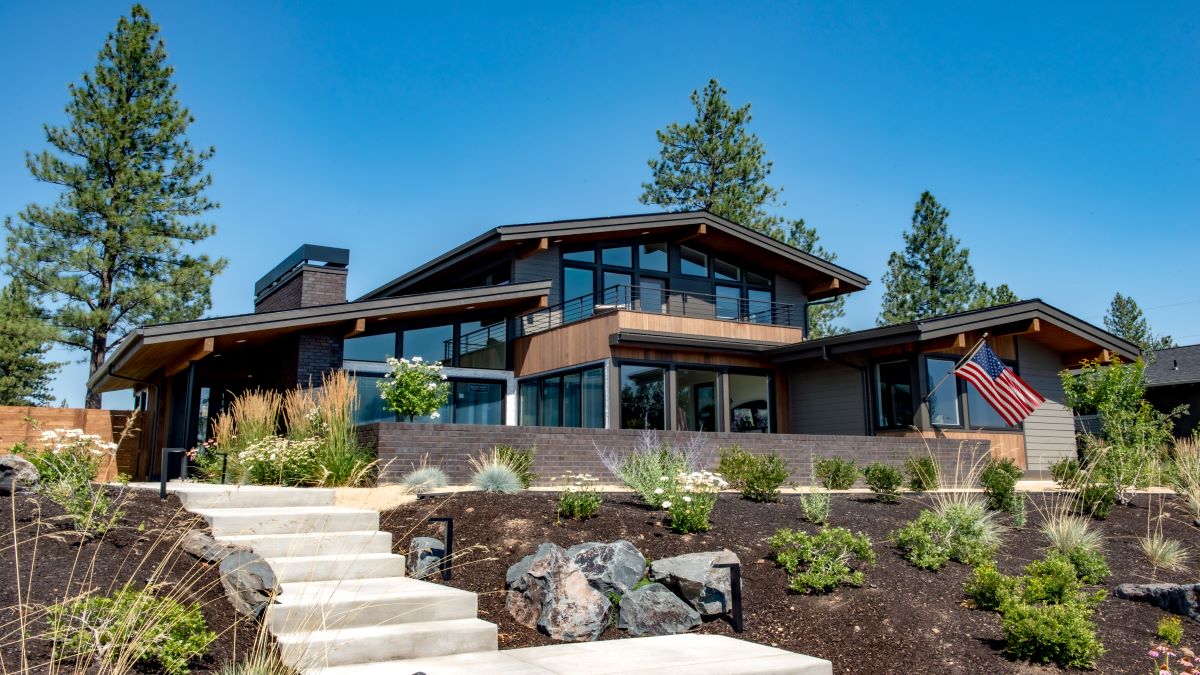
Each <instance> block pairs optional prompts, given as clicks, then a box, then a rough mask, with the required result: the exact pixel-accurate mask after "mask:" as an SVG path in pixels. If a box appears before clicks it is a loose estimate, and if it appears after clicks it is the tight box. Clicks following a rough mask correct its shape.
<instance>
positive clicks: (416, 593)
mask: <svg viewBox="0 0 1200 675" xmlns="http://www.w3.org/2000/svg"><path fill="white" fill-rule="evenodd" d="M169 490H170V491H171V492H173V493H175V494H176V495H178V496H179V499H180V501H181V502H182V503H183V505H184V508H186V509H188V510H189V511H193V512H195V513H196V514H198V515H200V516H201V517H203V518H204V519H205V521H207V522H208V524H209V526H210V527H211V528H212V533H213V536H214V537H215V538H216V539H217V540H218V541H222V542H228V543H234V544H239V545H242V546H246V547H248V548H250V549H251V550H253V551H254V552H256V553H258V554H259V555H260V556H262V557H263V558H265V559H266V560H267V562H268V564H270V565H271V568H272V570H273V571H274V572H275V574H276V576H277V578H278V580H279V594H278V595H277V597H276V602H275V604H274V605H273V606H272V607H271V608H270V609H269V610H268V612H267V615H266V622H267V626H268V628H269V629H270V631H271V633H272V634H273V635H274V636H275V640H276V644H277V645H278V648H279V651H280V655H281V656H282V658H283V661H284V662H285V663H287V664H288V665H290V666H292V667H295V668H297V669H299V670H301V671H302V672H304V673H321V674H322V675H342V674H344V675H350V674H358V673H405V674H406V673H415V672H424V673H427V674H428V675H441V674H443V673H446V674H450V673H464V674H465V673H530V674H533V673H538V674H546V673H666V672H670V671H675V670H678V669H680V668H684V669H686V670H687V672H689V673H704V674H707V673H713V674H715V673H798V674H804V675H831V674H832V672H833V669H832V664H830V662H828V661H824V660H822V659H816V658H813V657H809V656H802V655H800V654H793V653H791V652H787V651H784V650H781V649H776V648H773V647H767V646H764V645H759V644H755V643H752V642H746V641H743V640H736V639H733V638H728V637H723V636H718V635H697V634H688V635H672V636H665V637H654V638H630V639H624V640H609V641H605V642H587V643H574V644H560V645H553V646H548V647H532V648H527V649H514V650H509V651H504V652H500V651H497V641H496V626H495V624H492V623H488V622H486V621H481V620H480V619H478V618H477V609H478V602H477V598H476V595H475V594H474V593H471V592H468V591H463V590H459V589H455V588H451V587H449V586H443V585H440V584H434V583H429V582H426V581H420V580H416V579H411V578H408V577H406V576H405V559H404V557H403V556H399V555H395V554H393V553H392V548H393V544H394V542H392V537H391V534H390V533H388V532H383V531H380V530H379V512H378V511H373V510H370V509H361V508H350V507H346V506H337V505H336V503H335V495H334V491H333V490H326V489H320V488H276V487H263V486H242V487H232V486H223V485H208V484H197V483H172V484H171V485H170V486H169Z"/></svg>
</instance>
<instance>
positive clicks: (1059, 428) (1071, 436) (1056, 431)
mask: <svg viewBox="0 0 1200 675" xmlns="http://www.w3.org/2000/svg"><path fill="white" fill-rule="evenodd" d="M1018 340H1019V342H1018V346H1017V351H1018V355H1019V358H1020V371H1021V372H1020V375H1021V379H1023V380H1025V382H1027V383H1028V384H1029V386H1031V387H1033V388H1034V389H1035V390H1036V391H1037V392H1038V393H1039V394H1041V395H1042V396H1044V397H1045V398H1046V402H1045V403H1043V404H1042V405H1041V407H1040V408H1038V409H1037V410H1035V411H1033V414H1032V415H1030V416H1029V417H1028V418H1026V420H1025V458H1026V461H1027V462H1028V465H1029V466H1028V468H1029V469H1030V470H1031V471H1049V470H1050V465H1051V464H1053V463H1055V462H1057V461H1058V460H1060V459H1062V458H1064V457H1074V456H1075V419H1074V417H1073V415H1072V413H1071V409H1070V408H1068V407H1067V406H1066V405H1065V402H1066V394H1065V393H1064V392H1063V388H1062V380H1060V379H1059V377H1058V373H1059V372H1060V371H1061V370H1062V369H1063V365H1062V359H1061V358H1060V357H1059V355H1058V354H1057V353H1055V352H1053V351H1051V350H1050V349H1048V348H1047V347H1045V346H1043V345H1041V344H1038V343H1037V342H1034V341H1033V340H1027V339H1019V338H1018Z"/></svg>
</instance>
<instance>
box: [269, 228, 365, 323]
mask: <svg viewBox="0 0 1200 675" xmlns="http://www.w3.org/2000/svg"><path fill="white" fill-rule="evenodd" d="M349 264H350V251H348V250H347V249H344V248H333V247H330V246H315V245H313V244H305V245H303V246H301V247H300V248H298V249H296V251H295V252H294V253H292V254H291V255H289V256H288V257H287V258H284V260H283V262H281V263H279V264H278V265H276V266H275V269H273V270H271V271H270V272H268V273H267V274H266V276H264V277H263V278H261V279H259V280H258V282H257V283H255V284H254V311H255V312H274V311H276V310H280V309H297V308H299V307H312V306H314V305H333V304H338V303H342V302H346V271H347V268H348V266H349Z"/></svg>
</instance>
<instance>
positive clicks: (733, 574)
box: [713, 563, 745, 633]
mask: <svg viewBox="0 0 1200 675" xmlns="http://www.w3.org/2000/svg"><path fill="white" fill-rule="evenodd" d="M713 567H716V568H720V569H727V570H729V593H730V595H731V596H732V598H731V599H732V600H733V632H735V633H740V632H742V630H744V629H745V625H744V624H743V623H742V566H741V565H740V564H738V563H717V564H716V565H713Z"/></svg>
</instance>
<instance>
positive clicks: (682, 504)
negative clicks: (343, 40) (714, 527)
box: [662, 471, 729, 534]
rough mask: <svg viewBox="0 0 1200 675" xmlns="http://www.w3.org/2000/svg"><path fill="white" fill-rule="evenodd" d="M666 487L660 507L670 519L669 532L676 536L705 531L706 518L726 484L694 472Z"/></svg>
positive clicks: (711, 474)
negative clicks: (675, 533) (665, 497)
mask: <svg viewBox="0 0 1200 675" xmlns="http://www.w3.org/2000/svg"><path fill="white" fill-rule="evenodd" d="M669 484H670V485H671V488H670V489H668V490H667V491H666V495H667V499H665V500H663V503H662V507H663V508H664V509H666V510H667V513H668V514H670V516H671V522H670V527H671V530H672V531H674V532H678V533H680V534H689V533H692V532H708V530H709V529H710V528H711V524H710V523H709V520H708V519H709V516H710V515H711V514H712V510H713V507H715V506H716V505H717V495H719V494H720V492H721V490H722V489H724V488H725V487H727V486H728V485H729V483H727V482H726V481H725V479H723V478H721V477H720V476H718V475H716V474H714V473H710V472H708V471H696V472H693V473H688V474H683V475H681V476H679V478H678V479H677V480H675V481H672V482H670V483H669Z"/></svg>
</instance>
